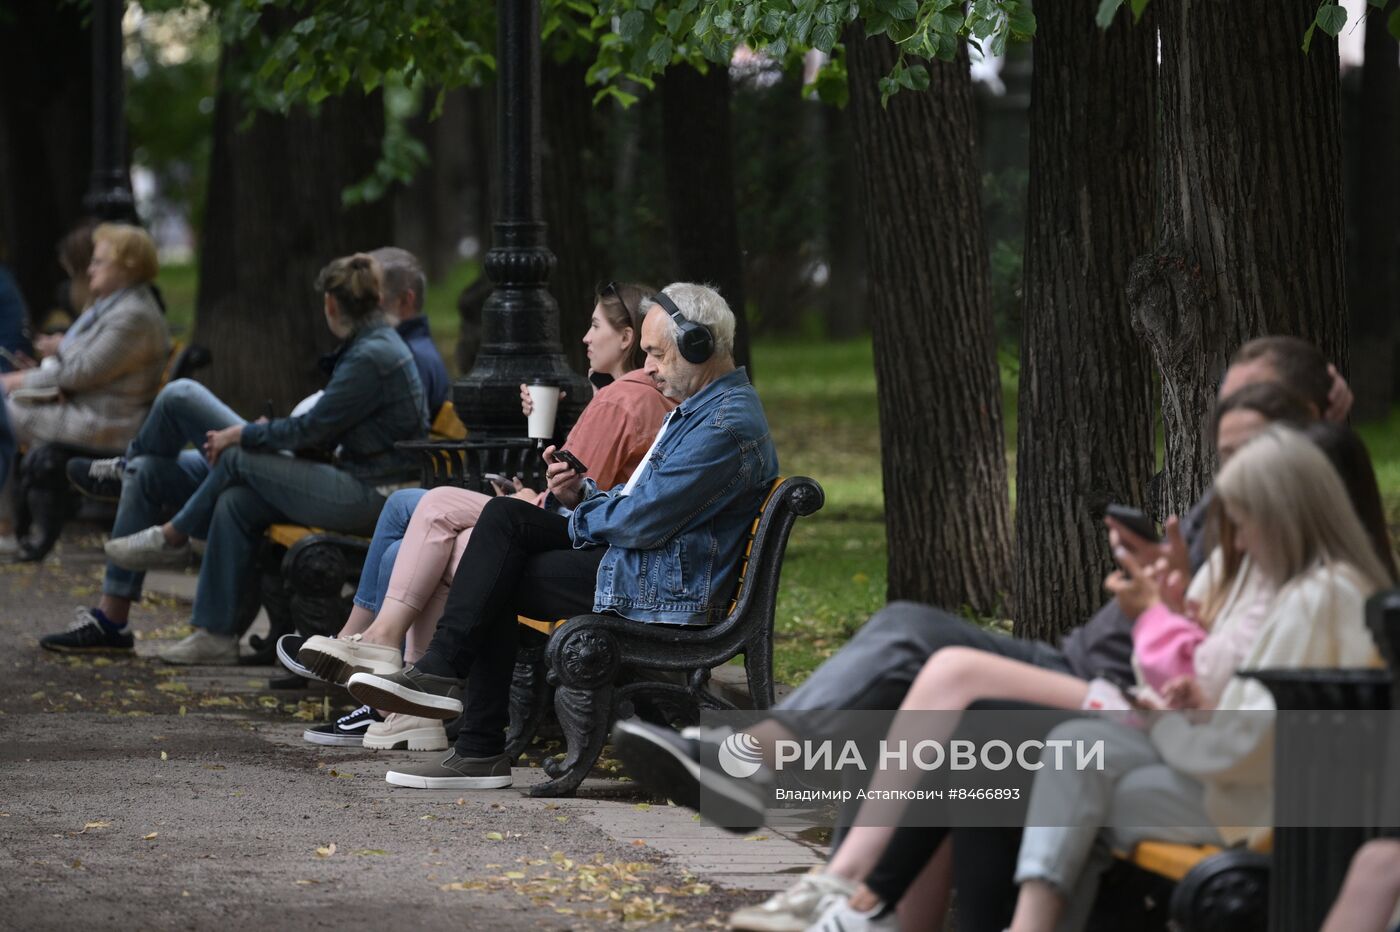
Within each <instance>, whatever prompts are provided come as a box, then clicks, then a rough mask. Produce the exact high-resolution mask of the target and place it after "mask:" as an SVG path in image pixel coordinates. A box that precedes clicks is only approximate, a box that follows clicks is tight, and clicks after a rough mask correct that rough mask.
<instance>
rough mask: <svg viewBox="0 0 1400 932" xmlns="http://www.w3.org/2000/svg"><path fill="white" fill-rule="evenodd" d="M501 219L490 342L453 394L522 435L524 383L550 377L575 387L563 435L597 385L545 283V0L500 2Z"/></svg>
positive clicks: (460, 406) (491, 434) (486, 430)
mask: <svg viewBox="0 0 1400 932" xmlns="http://www.w3.org/2000/svg"><path fill="white" fill-rule="evenodd" d="M496 6H497V29H496V62H497V69H498V70H497V74H496V82H497V83H496V100H497V108H496V109H497V117H496V121H497V122H496V135H497V148H498V152H499V154H500V172H499V188H498V190H497V206H496V220H495V223H494V224H493V225H492V235H493V242H492V248H491V250H490V251H489V252H488V253H487V255H486V272H487V274H488V275H490V276H491V281H492V282H493V283H494V284H495V288H494V290H493V291H492V292H491V295H490V297H488V298H487V299H486V303H485V305H484V306H483V308H482V312H481V325H482V334H481V336H482V342H481V349H480V351H479V352H478V353H477V356H476V363H475V365H473V366H472V370H471V372H469V373H468V374H466V375H465V376H463V377H462V378H460V379H458V381H457V384H456V385H455V386H454V387H453V391H452V399H453V403H454V405H455V406H456V408H457V413H458V415H459V416H460V417H461V419H462V421H463V423H465V424H466V425H467V428H468V429H469V430H470V431H471V436H472V437H473V438H477V439H490V438H499V437H519V436H520V435H521V434H522V432H523V431H522V427H523V424H522V418H521V415H520V389H519V386H520V383H522V382H528V381H530V380H531V379H537V378H538V379H544V380H546V381H548V382H551V383H555V384H557V385H559V387H560V388H563V389H564V390H565V392H567V398H566V399H564V400H563V401H562V402H561V405H560V409H559V423H558V426H557V428H556V436H563V434H564V431H565V430H566V429H567V427H568V426H569V425H571V424H572V423H573V422H574V421H575V420H577V418H578V413H579V411H581V410H582V408H583V405H584V404H585V403H586V402H587V400H588V398H589V395H590V393H591V387H590V386H589V385H588V383H587V381H586V380H584V378H583V377H582V376H580V375H579V374H578V373H576V372H574V371H573V370H571V369H570V368H569V366H568V363H567V362H566V361H565V359H564V353H563V347H562V345H561V344H560V342H559V305H558V304H557V303H556V302H555V300H554V297H553V295H551V294H550V293H549V290H548V288H546V287H545V286H546V284H547V283H548V281H549V275H550V272H551V271H552V270H553V268H554V262H555V259H554V253H552V252H550V250H549V246H548V245H546V242H545V224H544V221H543V220H541V219H540V213H541V211H540V194H539V175H540V155H539V152H540V146H539V141H540V100H539V81H540V11H539V0H498V3H497V5H496Z"/></svg>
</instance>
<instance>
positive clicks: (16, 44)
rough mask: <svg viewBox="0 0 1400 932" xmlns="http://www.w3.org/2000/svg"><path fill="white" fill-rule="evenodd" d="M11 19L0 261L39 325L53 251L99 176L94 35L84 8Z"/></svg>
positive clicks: (49, 7)
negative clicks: (94, 122)
mask: <svg viewBox="0 0 1400 932" xmlns="http://www.w3.org/2000/svg"><path fill="white" fill-rule="evenodd" d="M5 16H6V20H5V23H4V25H3V27H0V88H4V89H5V90H4V91H3V92H0V261H3V262H6V263H8V264H9V265H10V266H11V268H12V269H13V270H14V273H15V277H16V279H18V281H19V288H20V292H21V293H22V294H23V295H24V299H25V302H26V303H27V304H28V305H29V310H30V314H31V315H32V316H33V318H34V320H35V321H36V322H38V321H40V320H42V318H43V315H44V313H45V312H46V311H48V310H49V309H50V308H52V307H54V306H55V305H56V304H57V303H58V302H57V300H56V295H57V293H58V285H59V284H60V283H61V282H62V281H63V280H64V275H63V271H62V269H61V268H59V265H58V260H57V259H56V258H55V254H54V248H55V246H56V245H57V244H58V241H59V239H60V238H61V237H62V236H63V234H65V233H66V232H68V230H69V229H70V228H71V227H72V226H73V224H74V222H75V221H77V220H78V219H79V218H80V217H81V216H82V215H83V193H84V192H85V191H86V190H87V184H88V177H89V175H90V174H91V170H92V31H91V27H90V25H88V23H87V18H88V10H87V8H86V7H85V6H82V7H80V6H77V5H74V4H64V3H19V4H6V10H5ZM78 310H81V308H79V309H78Z"/></svg>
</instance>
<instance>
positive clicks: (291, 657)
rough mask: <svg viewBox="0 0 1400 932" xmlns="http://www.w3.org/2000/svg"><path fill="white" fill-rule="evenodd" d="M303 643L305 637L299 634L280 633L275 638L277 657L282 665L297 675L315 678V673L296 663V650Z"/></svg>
mask: <svg viewBox="0 0 1400 932" xmlns="http://www.w3.org/2000/svg"><path fill="white" fill-rule="evenodd" d="M305 643H306V638H305V637H303V636H302V635H300V634H284V635H282V636H281V637H280V638H278V639H277V659H278V660H280V661H281V662H282V666H284V667H286V668H287V669H288V670H290V671H292V672H293V673H295V674H296V675H297V676H302V677H306V678H307V679H316V674H314V673H312V672H311V671H310V670H308V669H306V667H303V666H302V665H301V664H299V663H297V651H299V650H301V645H303V644H305Z"/></svg>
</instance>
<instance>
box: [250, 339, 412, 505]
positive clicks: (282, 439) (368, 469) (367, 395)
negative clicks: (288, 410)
mask: <svg viewBox="0 0 1400 932" xmlns="http://www.w3.org/2000/svg"><path fill="white" fill-rule="evenodd" d="M427 429H428V410H427V405H426V402H425V401H424V399H423V384H422V382H421V381H420V380H419V377H418V367H417V364H416V363H415V361H414V358H413V354H412V353H411V352H409V349H408V346H407V345H405V343H404V342H403V340H402V339H401V338H400V337H399V335H398V334H397V333H395V332H394V328H393V327H391V326H389V324H388V323H387V322H383V323H373V324H369V325H367V326H365V327H364V328H362V329H360V330H358V331H356V332H355V333H354V334H353V335H352V336H351V337H350V338H349V340H348V341H347V342H346V344H345V347H344V349H343V351H342V352H341V353H340V355H339V357H338V358H337V360H336V364H335V369H334V370H333V371H332V373H331V381H330V384H329V385H327V386H326V390H325V392H324V394H322V395H321V398H320V400H318V401H317V402H316V405H315V406H314V407H313V408H312V409H311V410H310V411H308V412H306V413H305V414H303V415H301V416H300V417H288V418H276V419H274V420H272V421H268V422H267V423H264V424H248V425H247V426H245V427H244V428H243V436H242V438H241V440H240V441H239V443H240V446H242V447H243V448H244V449H249V450H263V449H276V450H307V449H317V450H323V451H325V452H327V453H332V454H334V457H335V461H336V464H337V465H339V466H340V468H341V469H344V470H345V471H346V472H347V473H349V474H350V475H352V476H354V477H355V478H357V479H360V480H361V481H364V482H368V483H372V484H373V483H381V482H382V483H388V482H395V481H402V480H407V479H412V478H413V477H414V476H415V475H416V474H417V464H416V461H415V460H414V459H413V456H412V454H410V453H407V452H404V451H401V450H396V449H395V448H394V444H395V443H396V442H397V441H400V440H414V439H418V438H421V437H423V436H424V435H425V434H426V433H427Z"/></svg>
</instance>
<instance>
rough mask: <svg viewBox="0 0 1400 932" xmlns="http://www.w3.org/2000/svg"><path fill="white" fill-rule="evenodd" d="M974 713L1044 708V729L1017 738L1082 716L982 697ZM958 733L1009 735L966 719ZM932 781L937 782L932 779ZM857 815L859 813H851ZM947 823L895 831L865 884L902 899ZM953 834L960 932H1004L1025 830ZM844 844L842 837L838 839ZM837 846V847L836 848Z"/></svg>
mask: <svg viewBox="0 0 1400 932" xmlns="http://www.w3.org/2000/svg"><path fill="white" fill-rule="evenodd" d="M968 711H969V712H1044V713H1050V712H1053V713H1057V714H1053V715H1045V716H1037V718H1036V719H1035V721H1034V722H1031V723H1029V724H1033V725H1034V726H1036V727H1037V729H1039V728H1043V729H1044V731H1043V732H1040V731H1037V732H1036V733H1035V734H1021V735H1017V736H1016V738H1017V739H1018V740H1024V739H1026V738H1030V737H1036V738H1044V737H1045V736H1046V734H1048V733H1049V731H1050V729H1051V728H1053V727H1054V726H1055V725H1057V724H1059V723H1060V722H1064V721H1068V720H1070V719H1073V718H1079V717H1081V716H1083V715H1084V714H1085V713H1083V712H1080V711H1078V710H1069V709H1051V708H1050V707H1049V706H1042V705H1036V704H1034V703H1029V702H1016V701H1011V700H1005V699H979V700H977V701H976V702H974V703H972V704H971V705H969V706H968ZM956 737H962V738H975V739H976V740H979V741H980V740H985V739H986V738H988V737H999V738H1009V737H1011V736H1010V735H1002V734H997V735H975V736H974V735H973V734H972V733H971V732H970V730H969V728H968V727H967V725H966V723H964V725H963V726H962V727H960V728H959V729H958V732H957V735H956ZM930 782H932V781H930ZM851 815H854V812H852V813H851ZM949 831H950V830H949V829H948V828H947V827H946V826H915V825H904V826H900V827H899V828H897V829H895V832H894V835H892V836H891V837H890V843H889V844H888V845H887V846H886V848H885V851H884V854H882V855H881V856H880V861H879V863H877V864H876V865H875V868H874V870H872V871H871V872H870V874H869V876H867V877H866V878H865V885H866V886H867V887H869V888H870V889H871V890H872V891H874V893H875V894H876V895H877V896H879V897H880V899H881V900H882V901H884V902H886V903H890V904H894V903H898V902H899V901H900V899H901V898H902V897H903V896H904V894H905V892H906V891H907V890H908V889H909V888H910V887H911V886H912V885H913V883H914V881H915V879H917V878H918V876H919V873H920V872H921V871H923V869H924V867H925V865H927V864H928V862H929V860H930V859H931V858H932V857H933V855H934V853H935V852H937V851H938V846H939V845H941V844H942V843H943V841H944V840H945V839H946V838H948V835H949ZM951 831H952V837H953V885H954V887H956V889H957V891H958V897H957V919H958V921H957V927H958V929H959V930H960V932H981V930H984V929H989V930H992V932H1000V930H1001V929H1004V928H1006V927H1007V926H1008V925H1010V924H1011V910H1012V909H1013V908H1014V907H1015V905H1016V885H1015V883H1014V882H1013V879H1012V878H1013V877H1014V876H1015V873H1016V857H1017V854H1018V853H1019V851H1020V847H1021V829H1020V828H956V829H952V830H951ZM837 844H839V840H838V841H837ZM835 847H836V845H833V847H832V850H835Z"/></svg>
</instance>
